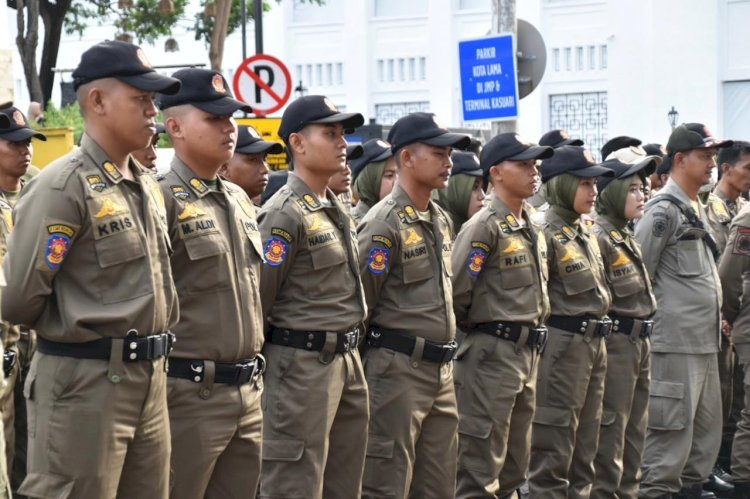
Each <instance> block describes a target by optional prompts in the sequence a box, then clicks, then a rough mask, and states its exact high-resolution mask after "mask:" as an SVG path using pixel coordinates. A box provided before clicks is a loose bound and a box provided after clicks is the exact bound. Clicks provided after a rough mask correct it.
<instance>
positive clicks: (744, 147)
mask: <svg viewBox="0 0 750 499" xmlns="http://www.w3.org/2000/svg"><path fill="white" fill-rule="evenodd" d="M742 154H750V142H745V141H744V140H735V141H734V144H732V146H731V147H724V148H722V149H719V157H718V159H717V163H719V178H721V174H722V171H721V165H723V164H724V163H727V164H728V165H731V166H734V165H736V164H737V161H739V160H740V156H741V155H742Z"/></svg>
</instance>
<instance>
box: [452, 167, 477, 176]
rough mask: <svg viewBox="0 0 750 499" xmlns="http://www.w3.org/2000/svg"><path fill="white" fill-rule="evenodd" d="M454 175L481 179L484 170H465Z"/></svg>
mask: <svg viewBox="0 0 750 499" xmlns="http://www.w3.org/2000/svg"><path fill="white" fill-rule="evenodd" d="M456 175H468V176H470V177H481V176H483V175H484V170H482V169H481V168H477V169H476V170H466V171H463V172H461V173H456Z"/></svg>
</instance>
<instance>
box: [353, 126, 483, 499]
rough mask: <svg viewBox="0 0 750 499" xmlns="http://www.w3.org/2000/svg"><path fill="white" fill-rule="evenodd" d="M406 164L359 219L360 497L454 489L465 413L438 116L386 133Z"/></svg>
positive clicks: (448, 143)
mask: <svg viewBox="0 0 750 499" xmlns="http://www.w3.org/2000/svg"><path fill="white" fill-rule="evenodd" d="M388 142H389V143H390V144H391V148H392V150H393V154H394V156H395V157H396V164H397V165H398V171H399V178H398V182H397V184H396V186H395V187H394V189H393V192H391V194H389V195H388V196H386V197H385V198H384V199H383V200H382V201H380V202H379V203H378V204H376V205H375V206H373V207H372V209H371V210H370V211H369V212H368V213H367V214H366V215H365V217H364V218H363V219H362V222H361V223H360V225H359V227H358V230H357V233H358V239H359V254H360V255H361V258H360V269H361V273H362V284H363V285H364V288H365V296H366V298H367V306H368V310H369V312H370V314H369V317H368V320H369V329H368V336H367V344H368V345H369V348H368V349H367V354H366V357H365V363H366V368H365V374H366V376H367V382H368V385H369V386H370V387H371V392H370V414H371V419H370V433H369V436H368V444H367V462H366V464H365V475H364V479H363V487H362V495H363V497H367V498H380V497H407V496H409V497H431V498H441V497H453V495H454V492H455V483H456V447H457V443H458V438H457V434H456V429H457V426H458V414H457V412H456V395H455V388H454V386H453V372H452V363H451V360H452V358H453V354H455V351H456V344H455V323H454V315H453V306H452V299H451V297H452V294H451V283H450V275H451V270H450V269H451V260H450V259H451V246H452V242H451V226H450V222H449V220H448V215H447V214H446V213H445V212H444V211H443V210H442V209H440V208H439V207H438V206H437V205H436V204H435V203H433V202H432V201H431V199H430V196H431V193H432V190H433V189H440V188H444V187H445V185H446V183H447V182H448V177H449V176H450V169H451V166H452V164H451V159H450V152H451V147H467V146H468V145H469V143H470V140H469V137H468V136H466V135H462V134H455V133H450V132H449V131H448V129H447V128H446V127H444V126H443V125H441V124H440V123H439V122H438V121H437V118H436V117H435V115H434V114H430V113H412V114H409V115H407V116H404V117H403V118H401V119H399V120H398V121H397V122H396V123H395V124H394V125H393V128H391V131H390V133H389V134H388Z"/></svg>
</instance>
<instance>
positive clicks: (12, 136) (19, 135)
mask: <svg viewBox="0 0 750 499" xmlns="http://www.w3.org/2000/svg"><path fill="white" fill-rule="evenodd" d="M32 137H34V138H37V139H39V140H41V141H46V140H47V136H46V135H44V134H43V133H39V132H37V131H36V130H34V129H33V128H20V129H18V130H13V131H12V132H8V133H0V139H5V140H9V141H10V142H21V141H22V140H27V139H30V138H32Z"/></svg>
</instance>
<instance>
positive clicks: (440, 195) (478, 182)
mask: <svg viewBox="0 0 750 499" xmlns="http://www.w3.org/2000/svg"><path fill="white" fill-rule="evenodd" d="M451 160H452V161H453V168H452V169H451V177H450V179H449V180H448V186H447V187H446V188H445V189H439V190H436V191H434V192H433V194H432V199H433V200H435V201H436V202H437V203H438V204H439V205H440V207H441V208H443V209H444V210H445V211H447V212H448V215H450V217H451V221H452V222H453V234H454V235H455V234H458V231H459V230H461V226H462V225H463V224H464V222H466V221H467V220H468V219H470V218H471V217H473V216H474V214H475V213H476V212H478V211H479V210H480V209H482V206H483V205H484V198H485V194H484V189H483V182H482V175H483V172H482V168H481V167H480V166H479V159H477V156H476V154H474V153H473V152H464V151H453V153H451Z"/></svg>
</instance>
